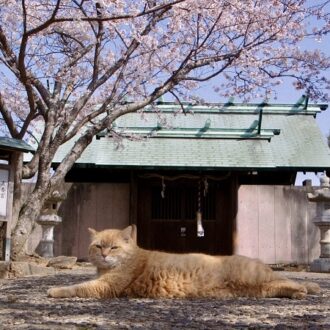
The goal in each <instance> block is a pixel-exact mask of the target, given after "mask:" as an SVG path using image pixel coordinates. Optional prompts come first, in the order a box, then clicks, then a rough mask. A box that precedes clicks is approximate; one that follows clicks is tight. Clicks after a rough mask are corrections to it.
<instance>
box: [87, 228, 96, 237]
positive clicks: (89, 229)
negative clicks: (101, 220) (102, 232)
mask: <svg viewBox="0 0 330 330" xmlns="http://www.w3.org/2000/svg"><path fill="white" fill-rule="evenodd" d="M88 231H89V233H90V234H91V237H92V238H93V237H94V236H95V235H96V234H97V231H96V230H95V229H93V228H88Z"/></svg>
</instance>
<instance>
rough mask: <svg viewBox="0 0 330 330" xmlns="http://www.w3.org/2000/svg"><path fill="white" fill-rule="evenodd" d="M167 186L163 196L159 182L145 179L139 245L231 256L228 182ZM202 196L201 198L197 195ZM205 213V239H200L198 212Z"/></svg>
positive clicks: (140, 198)
mask: <svg viewBox="0 0 330 330" xmlns="http://www.w3.org/2000/svg"><path fill="white" fill-rule="evenodd" d="M204 188H205V187H204V186H203V185H202V186H201V188H200V190H199V188H198V182H197V181H196V180H192V181H186V182H184V181H181V180H180V181H178V182H168V183H166V188H165V190H164V192H163V193H164V194H163V195H162V186H161V184H160V183H159V181H158V182H156V183H153V182H148V181H147V180H143V181H141V182H140V183H139V189H138V242H139V245H140V246H142V247H144V248H148V249H155V250H162V251H168V252H203V253H208V254H231V253H232V234H233V231H232V229H233V228H232V219H231V216H230V214H231V213H230V212H229V211H230V205H231V203H230V195H231V194H230V193H228V189H229V185H228V182H209V183H208V189H207V191H205V192H204ZM199 194H200V199H198V196H199ZM199 202H200V206H201V212H202V224H203V227H204V237H198V236H197V219H196V212H197V210H198V208H199Z"/></svg>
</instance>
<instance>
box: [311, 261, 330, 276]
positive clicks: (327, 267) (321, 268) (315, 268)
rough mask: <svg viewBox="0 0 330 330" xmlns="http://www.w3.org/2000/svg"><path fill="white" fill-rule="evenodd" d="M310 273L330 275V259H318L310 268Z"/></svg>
mask: <svg viewBox="0 0 330 330" xmlns="http://www.w3.org/2000/svg"><path fill="white" fill-rule="evenodd" d="M310 271H311V272H318V273H330V258H319V259H316V260H314V261H313V262H312V263H311V266H310Z"/></svg>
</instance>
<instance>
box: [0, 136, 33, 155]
mask: <svg viewBox="0 0 330 330" xmlns="http://www.w3.org/2000/svg"><path fill="white" fill-rule="evenodd" d="M0 149H5V150H12V151H22V152H28V151H30V152H34V151H35V150H34V149H33V148H32V147H31V146H30V145H29V144H27V143H26V142H24V141H22V140H18V139H13V138H9V137H5V136H3V137H0Z"/></svg>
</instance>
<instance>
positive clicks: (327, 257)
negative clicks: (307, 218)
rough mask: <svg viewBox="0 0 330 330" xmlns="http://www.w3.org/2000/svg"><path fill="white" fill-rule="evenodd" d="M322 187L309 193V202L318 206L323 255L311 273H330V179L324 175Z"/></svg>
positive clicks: (315, 262) (315, 220)
mask: <svg viewBox="0 0 330 330" xmlns="http://www.w3.org/2000/svg"><path fill="white" fill-rule="evenodd" d="M320 184H321V187H320V188H319V189H315V190H314V192H311V193H308V194H307V197H308V199H309V201H311V202H315V203H317V204H316V217H315V218H314V221H313V222H314V224H315V226H317V227H318V228H319V229H320V236H321V240H320V245H321V255H320V258H319V259H316V260H314V261H313V262H312V264H311V268H310V269H311V271H314V272H330V179H329V178H328V177H327V176H326V175H324V176H322V177H321V179H320Z"/></svg>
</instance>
